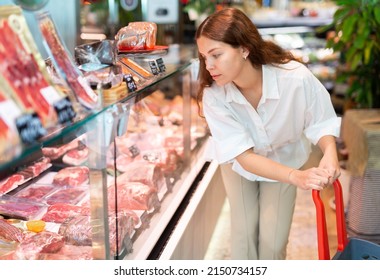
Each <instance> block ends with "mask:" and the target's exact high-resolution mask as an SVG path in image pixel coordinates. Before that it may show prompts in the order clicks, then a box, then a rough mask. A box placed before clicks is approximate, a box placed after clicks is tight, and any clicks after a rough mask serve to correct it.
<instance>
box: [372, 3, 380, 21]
mask: <svg viewBox="0 0 380 280" xmlns="http://www.w3.org/2000/svg"><path fill="white" fill-rule="evenodd" d="M373 13H374V15H375V20H376V22H377V23H378V24H380V6H376V7H375V8H374V9H373Z"/></svg>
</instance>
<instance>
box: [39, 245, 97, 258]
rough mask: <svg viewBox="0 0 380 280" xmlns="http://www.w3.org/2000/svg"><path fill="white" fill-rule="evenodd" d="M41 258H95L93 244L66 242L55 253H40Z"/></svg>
mask: <svg viewBox="0 0 380 280" xmlns="http://www.w3.org/2000/svg"><path fill="white" fill-rule="evenodd" d="M38 259H39V260H93V256H92V247H91V246H74V245H68V244H65V245H63V247H62V248H61V249H60V250H59V251H58V252H57V253H55V254H39V256H38Z"/></svg>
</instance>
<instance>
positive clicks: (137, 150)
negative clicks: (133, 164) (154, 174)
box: [129, 145, 140, 158]
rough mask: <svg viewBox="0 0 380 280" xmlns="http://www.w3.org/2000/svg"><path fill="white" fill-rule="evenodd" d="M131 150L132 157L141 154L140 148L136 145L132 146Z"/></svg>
mask: <svg viewBox="0 0 380 280" xmlns="http://www.w3.org/2000/svg"><path fill="white" fill-rule="evenodd" d="M129 151H130V152H131V157H132V158H135V157H137V156H138V155H139V154H140V149H139V148H138V147H137V146H136V145H132V146H130V147H129Z"/></svg>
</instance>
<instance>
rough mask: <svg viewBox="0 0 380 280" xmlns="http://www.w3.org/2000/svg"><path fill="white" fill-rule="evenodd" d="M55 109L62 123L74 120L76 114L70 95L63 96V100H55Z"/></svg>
mask: <svg viewBox="0 0 380 280" xmlns="http://www.w3.org/2000/svg"><path fill="white" fill-rule="evenodd" d="M54 109H55V111H56V112H57V115H58V121H59V123H61V124H64V123H66V122H69V121H72V120H73V118H74V117H75V116H76V113H75V111H74V108H73V105H72V104H71V101H70V99H69V97H65V98H62V99H61V100H59V101H57V102H55V103H54Z"/></svg>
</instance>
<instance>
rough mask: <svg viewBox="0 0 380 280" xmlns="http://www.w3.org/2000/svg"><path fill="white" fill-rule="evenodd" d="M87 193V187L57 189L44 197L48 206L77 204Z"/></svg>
mask: <svg viewBox="0 0 380 280" xmlns="http://www.w3.org/2000/svg"><path fill="white" fill-rule="evenodd" d="M88 193H89V189H88V187H76V188H59V189H58V190H56V191H55V192H54V193H52V194H50V195H48V196H47V197H45V199H44V200H45V201H46V203H47V204H48V205H53V204H57V203H67V204H73V205H76V204H78V203H79V202H80V201H81V200H82V199H83V198H84V197H85V196H86V195H87V194H88Z"/></svg>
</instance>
